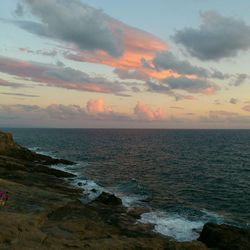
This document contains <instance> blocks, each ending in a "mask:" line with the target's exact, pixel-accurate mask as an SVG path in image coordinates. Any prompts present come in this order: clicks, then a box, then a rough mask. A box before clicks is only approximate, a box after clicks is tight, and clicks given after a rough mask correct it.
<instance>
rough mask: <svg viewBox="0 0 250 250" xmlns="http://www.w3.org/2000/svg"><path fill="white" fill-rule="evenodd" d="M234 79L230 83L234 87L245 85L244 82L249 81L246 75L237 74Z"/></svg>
mask: <svg viewBox="0 0 250 250" xmlns="http://www.w3.org/2000/svg"><path fill="white" fill-rule="evenodd" d="M234 78H235V79H234V80H232V81H231V84H232V85H234V86H240V85H241V84H243V83H245V81H246V80H248V79H250V76H249V75H247V74H237V75H236V76H235V77H234Z"/></svg>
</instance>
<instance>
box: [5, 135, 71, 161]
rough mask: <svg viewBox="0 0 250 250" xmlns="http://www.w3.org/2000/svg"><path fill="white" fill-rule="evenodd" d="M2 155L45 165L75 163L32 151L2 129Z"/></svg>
mask: <svg viewBox="0 0 250 250" xmlns="http://www.w3.org/2000/svg"><path fill="white" fill-rule="evenodd" d="M0 155H5V156H10V157H14V158H16V159H20V160H26V161H30V162H33V163H38V164H43V165H56V164H65V165H73V164H75V163H74V162H72V161H68V160H64V159H54V158H52V157H50V156H47V155H42V154H37V153H35V152H32V151H31V150H29V149H27V148H24V147H22V146H20V145H18V144H16V143H15V142H14V140H13V137H12V135H11V134H10V133H4V132H2V131H0Z"/></svg>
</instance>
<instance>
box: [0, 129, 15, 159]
mask: <svg viewBox="0 0 250 250" xmlns="http://www.w3.org/2000/svg"><path fill="white" fill-rule="evenodd" d="M16 147H17V145H16V144H15V142H14V141H13V138H12V135H11V134H10V133H4V132H2V131H0V154H5V153H7V152H9V151H10V150H11V149H13V148H16Z"/></svg>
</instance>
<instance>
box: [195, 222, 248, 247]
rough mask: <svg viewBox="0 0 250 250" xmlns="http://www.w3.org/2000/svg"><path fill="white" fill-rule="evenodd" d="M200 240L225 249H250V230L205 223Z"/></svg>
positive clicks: (209, 245) (210, 245)
mask: <svg viewBox="0 0 250 250" xmlns="http://www.w3.org/2000/svg"><path fill="white" fill-rule="evenodd" d="M198 240H199V241H202V242H203V243H205V244H206V245H207V246H208V247H212V248H218V249H223V250H224V249H225V250H249V249H250V231H248V230H245V229H241V228H237V227H234V226H229V225H225V224H223V225H217V224H213V223H207V224H205V225H204V227H203V229H202V232H201V235H200V237H199V239H198Z"/></svg>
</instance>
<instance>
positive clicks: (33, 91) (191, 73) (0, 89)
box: [0, 0, 250, 128]
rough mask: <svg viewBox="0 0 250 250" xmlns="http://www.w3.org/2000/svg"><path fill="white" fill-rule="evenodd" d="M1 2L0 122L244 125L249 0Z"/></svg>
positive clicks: (247, 118) (249, 74)
mask: <svg viewBox="0 0 250 250" xmlns="http://www.w3.org/2000/svg"><path fill="white" fill-rule="evenodd" d="M0 4H1V8H0V29H1V39H0V127H65V128H67V127H69V128H71V127H72V128H75V127H77V128H250V15H249V13H250V1H248V0H238V1H228V0H209V1H201V0H185V1H184V0H154V1H152V0H146V1H145V0H144V1H142V0H137V1H135V0H133V1H132V0H126V1H117V0H105V1H104V0H42V1H41V0H8V1H1V3H0Z"/></svg>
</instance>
